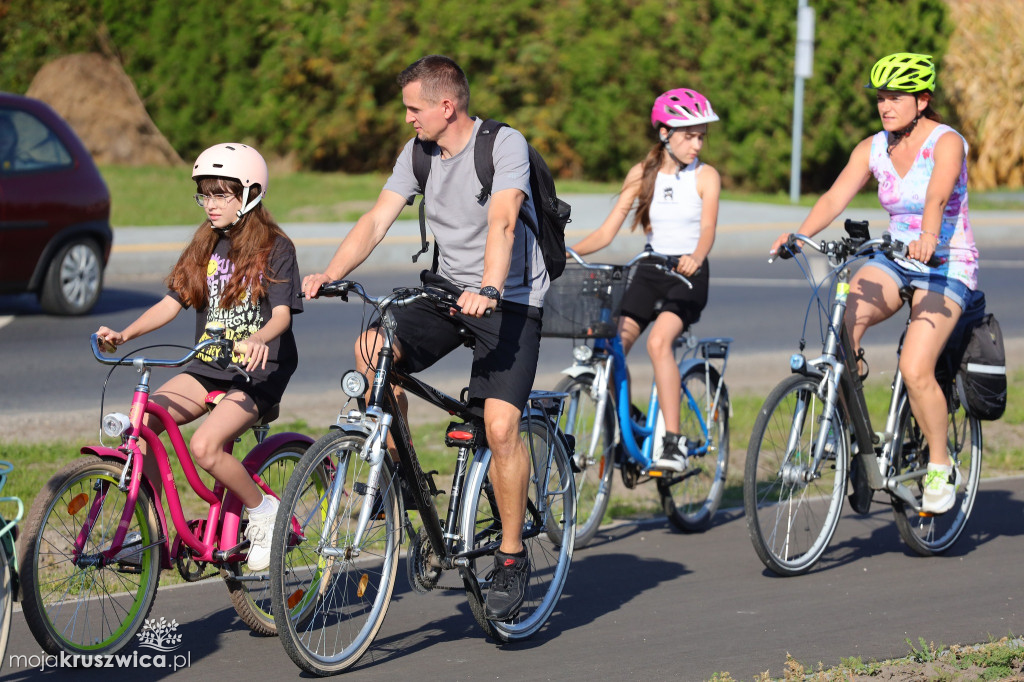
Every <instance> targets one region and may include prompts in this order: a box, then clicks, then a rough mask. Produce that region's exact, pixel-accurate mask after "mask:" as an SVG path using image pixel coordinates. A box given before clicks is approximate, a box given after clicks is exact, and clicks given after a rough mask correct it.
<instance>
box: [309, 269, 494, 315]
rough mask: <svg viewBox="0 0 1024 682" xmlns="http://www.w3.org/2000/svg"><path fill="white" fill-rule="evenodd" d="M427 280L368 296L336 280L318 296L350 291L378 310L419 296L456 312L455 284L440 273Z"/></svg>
mask: <svg viewBox="0 0 1024 682" xmlns="http://www.w3.org/2000/svg"><path fill="white" fill-rule="evenodd" d="M424 272H428V271H424ZM429 279H430V281H426V282H424V283H423V286H421V287H399V288H397V289H394V290H392V292H391V293H390V294H386V295H384V296H370V295H369V294H368V293H366V289H364V288H363V285H362V284H360V283H359V282H355V281H353V280H348V279H339V280H335V281H333V282H327V283H326V284H323V285H321V286H320V291H319V295H320V296H324V297H327V298H332V297H333V298H340V299H341V300H343V301H347V300H348V295H349V294H350V293H353V294H355V295H356V296H358V297H359V298H361V299H362V300H364V301H366V302H367V303H369V304H370V305H372V306H373V307H375V308H377V309H378V310H379V311H381V312H382V313H383V312H385V311H386V310H387V309H388V308H391V307H395V308H404V307H406V306H409V305H412V304H413V303H414V302H416V301H419V300H421V299H427V300H429V301H430V302H431V303H433V304H434V305H436V306H437V307H438V308H442V309H444V310H448V309H452V310H455V311H456V312H461V311H462V307H461V306H459V297H460V296H461V295H462V292H461V291H460V290H459V289H458V287H456V286H455V285H453V284H452V283H451V282H448V281H447V280H445V279H443V278H441V277H440V276H433V277H430V278H429ZM496 309H498V308H497V307H496V308H494V309H488V310H487V311H486V312H485V313H484V317H490V315H491V313H492V312H493V310H496Z"/></svg>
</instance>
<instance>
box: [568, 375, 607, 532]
mask: <svg viewBox="0 0 1024 682" xmlns="http://www.w3.org/2000/svg"><path fill="white" fill-rule="evenodd" d="M555 390H556V391H560V392H565V393H568V394H569V399H568V400H567V401H566V407H565V412H564V413H563V416H562V431H563V432H565V433H566V434H568V435H570V436H573V438H575V440H576V452H575V453H573V454H572V457H573V461H574V462H575V464H576V469H577V470H578V471H577V473H576V474H575V477H574V478H575V481H576V518H577V523H576V548H577V549H579V548H581V547H586V546H587V545H588V544H590V541H591V540H593V539H594V536H595V535H596V534H597V529H598V528H599V527H600V525H601V521H602V520H603V519H604V513H605V510H607V509H608V502H609V500H610V499H611V492H612V476H613V474H614V473H615V418H614V415H613V412H614V406H613V405H612V402H611V397H610V396H609V398H608V402H607V403H606V404H605V408H604V414H603V415H602V416H601V417H600V418H598V416H597V401H596V400H594V394H593V390H594V375H593V374H581V375H580V376H578V377H566V378H564V379H562V380H561V381H560V382H558V386H556V387H555ZM595 430H596V431H597V442H596V445H595V446H594V448H593V451H591V447H590V446H591V444H592V443H593V442H594V441H593V438H594V432H595Z"/></svg>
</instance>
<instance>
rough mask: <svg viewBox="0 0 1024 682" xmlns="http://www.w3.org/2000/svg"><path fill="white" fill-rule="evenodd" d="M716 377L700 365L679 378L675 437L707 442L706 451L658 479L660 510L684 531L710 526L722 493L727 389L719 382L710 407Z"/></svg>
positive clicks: (725, 466) (714, 371) (726, 459)
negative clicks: (681, 468)
mask: <svg viewBox="0 0 1024 682" xmlns="http://www.w3.org/2000/svg"><path fill="white" fill-rule="evenodd" d="M720 380H721V377H720V376H719V374H718V370H717V369H715V368H714V367H710V368H708V374H707V376H705V374H704V366H703V365H699V366H696V367H692V368H690V370H689V371H687V372H686V374H685V375H684V376H683V377H682V379H681V385H682V392H681V394H680V402H679V408H680V418H679V425H680V427H681V428H680V435H681V436H683V437H685V438H686V440H689V441H692V442H694V443H699V444H701V445H702V446H704V445H706V446H707V450H706V452H705V454H703V455H699V456H694V457H690V458H688V463H687V468H686V471H684V472H682V473H680V474H674V475H672V476H671V477H670V478H660V479H658V494H659V495H661V506H662V509H664V510H665V514H666V516H668V520H669V521H670V522H671V523H672V525H673V526H675V527H676V528H678V529H679V530H681V531H683V532H686V533H692V532H695V531H702V530H706V529H707V528H708V527H709V526H710V525H711V521H712V520H713V519H714V516H715V511H716V510H717V509H718V505H719V504H721V502H722V494H723V493H724V492H725V476H726V472H727V471H728V469H729V392H728V391H727V390H726V388H725V385H724V384H722V390H721V392H720V394H719V396H718V403H717V405H716V406H715V408H714V409H713V410H712V409H711V406H712V404H713V403H714V400H715V393H716V391H718V385H719V382H720ZM698 415H700V416H699V418H698ZM701 420H703V422H704V426H701ZM704 427H707V430H706V431H705V428H704Z"/></svg>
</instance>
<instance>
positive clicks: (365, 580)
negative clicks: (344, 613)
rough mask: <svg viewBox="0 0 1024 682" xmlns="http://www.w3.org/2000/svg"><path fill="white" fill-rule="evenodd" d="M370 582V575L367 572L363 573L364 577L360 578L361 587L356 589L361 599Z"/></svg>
mask: <svg viewBox="0 0 1024 682" xmlns="http://www.w3.org/2000/svg"><path fill="white" fill-rule="evenodd" d="M368 582H370V576H368V575H366V574H365V573H363V577H362V578H360V579H359V589H358V590H356V596H357V597H359V598H360V599H361V598H362V596H363V594H364V593H365V592H366V583H368Z"/></svg>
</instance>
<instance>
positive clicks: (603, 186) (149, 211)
mask: <svg viewBox="0 0 1024 682" xmlns="http://www.w3.org/2000/svg"><path fill="white" fill-rule="evenodd" d="M100 172H101V173H102V174H103V178H104V179H105V180H106V181H107V186H108V187H109V188H110V195H111V202H112V209H111V223H112V224H113V225H114V226H115V227H127V226H147V225H193V224H195V225H199V223H200V222H201V221H202V219H203V212H202V209H200V208H199V207H198V206H196V205H195V202H194V201H193V200H192V194H194V193H195V191H196V190H195V183H194V182H192V179H191V177H190V173H189V169H188V167H187V166H182V167H176V168H166V167H157V166H143V167H130V166H102V167H101V168H100ZM386 179H387V176H386V175H384V174H381V173H368V174H364V175H346V174H344V173H311V172H304V171H303V172H286V173H277V172H272V174H271V179H270V192H269V193H268V194H267V206H268V207H269V208H270V211H271V213H272V214H273V215H274V217H275V218H276V219H277V220H278V222H281V223H307V222H338V221H353V220H356V219H357V218H358V217H359V216H360V215H362V214H363V213H364V212H365V211H366V210H367V209H369V208H370V207H371V206H372V205H373V202H374V201H375V200H376V198H377V195H378V194H380V190H381V188H382V187H383V186H384V181H385V180H386ZM620 189H621V184H620V183H617V182H589V181H586V180H561V181H559V182H558V191H559V193H562V194H614V193H616V192H618V191H619V190H620ZM1004 194H1009V193H1008V192H1005V193H1004ZM992 196H995V197H998V196H999V195H998V194H993V195H992ZM1010 196H1014V195H1010ZM722 198H723V199H726V200H729V201H751V202H759V203H771V204H789V203H790V201H789V195H788V194H784V193H782V192H778V193H774V194H764V193H754V194H741V193H737V192H723V193H722ZM816 199H817V195H810V194H808V195H804V196H802V197H801V198H800V205H801V206H806V207H810V206H811V205H813V204H814V202H815V200H816ZM850 206H851V208H855V209H856V208H877V207H878V198H877V196H876V195H875V193H874V192H865V193H863V194H860V195H859V196H857V197H855V198H854V200H853V202H852V203H851V204H850ZM971 208H975V209H1003V210H1019V209H1022V208H1024V201H1022V200H1020V199H1007V200H1003V201H999V200H996V199H989V198H988V195H977V196H974V195H972V196H971ZM415 211H416V209H415V207H407V208H406V210H405V213H404V214H403V216H404V217H406V218H410V219H414V218H415V216H416V213H415Z"/></svg>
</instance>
